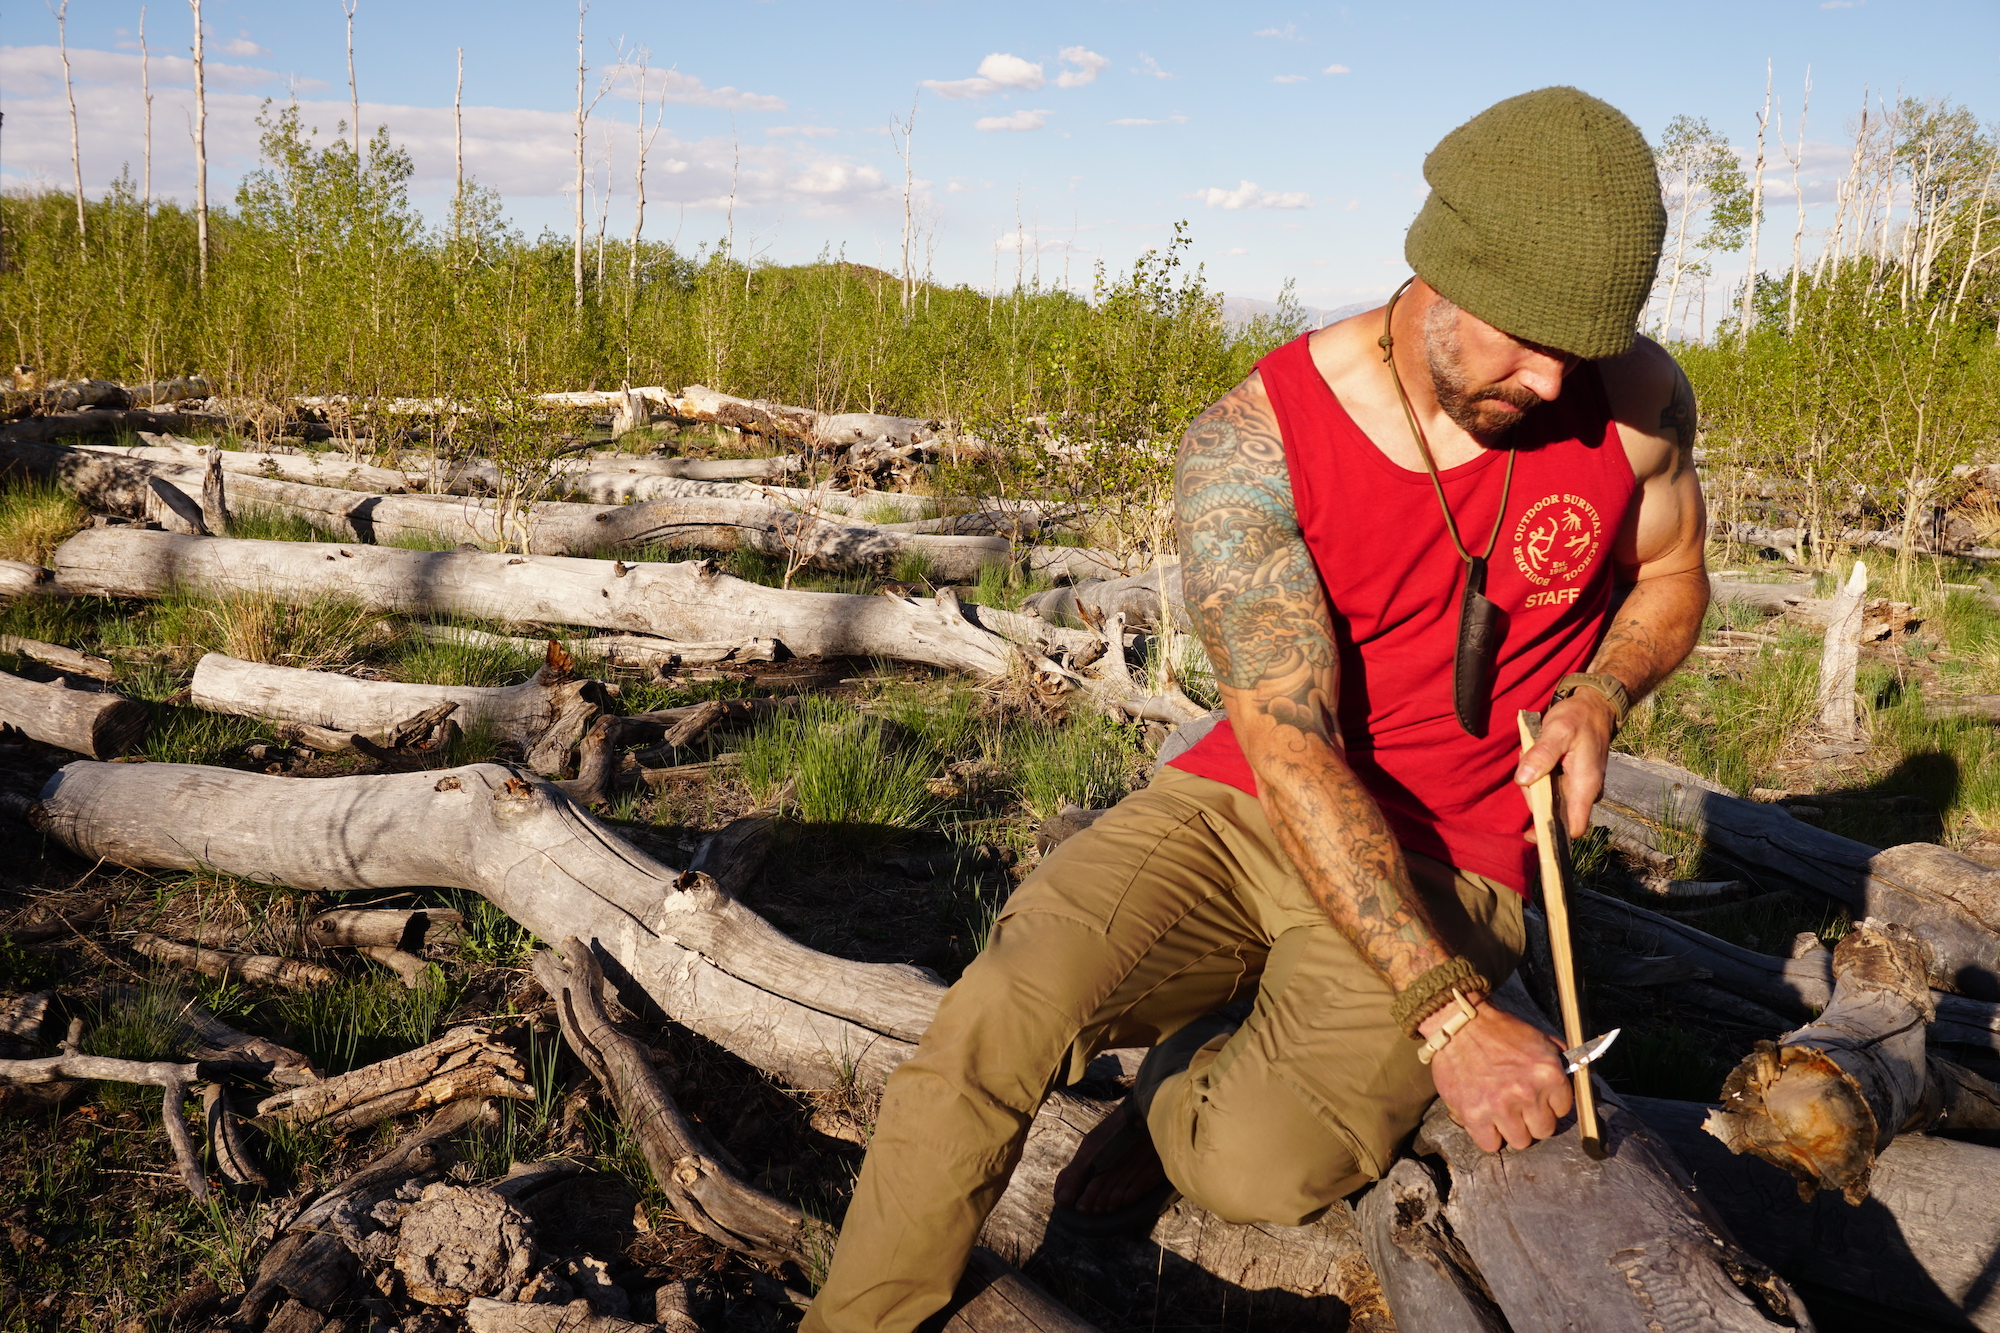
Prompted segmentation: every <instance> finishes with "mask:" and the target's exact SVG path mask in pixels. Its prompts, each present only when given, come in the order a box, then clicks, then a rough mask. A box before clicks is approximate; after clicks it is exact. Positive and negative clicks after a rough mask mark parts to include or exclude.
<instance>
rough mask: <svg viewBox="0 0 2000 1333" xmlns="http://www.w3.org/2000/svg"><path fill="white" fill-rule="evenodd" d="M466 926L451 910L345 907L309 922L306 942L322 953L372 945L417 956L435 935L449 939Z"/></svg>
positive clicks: (461, 918) (436, 908) (457, 914)
mask: <svg viewBox="0 0 2000 1333" xmlns="http://www.w3.org/2000/svg"><path fill="white" fill-rule="evenodd" d="M464 923H465V918H464V917H463V916H462V915H461V914H459V913H458V912H455V911H453V910H452V909H451V908H449V907H419V908H414V909H410V910H397V909H391V908H353V907H342V908H336V909H334V910H333V911H331V912H321V913H320V914H319V915H318V916H316V917H314V918H313V919H312V920H310V921H308V922H306V939H307V940H309V941H311V942H312V943H313V944H316V945H318V946H319V947H320V948H322V949H330V948H338V947H342V946H345V947H347V948H359V947H362V946H364V945H372V946H375V947H379V948H385V949H407V950H409V951H410V952H411V953H416V952H418V951H419V950H421V949H422V948H423V947H424V944H425V943H426V942H427V941H428V940H429V939H430V938H431V937H432V936H433V935H436V936H438V937H440V938H441V937H444V936H447V935H450V934H452V933H454V932H455V931H456V929H457V928H458V927H459V926H461V925H463V924H464Z"/></svg>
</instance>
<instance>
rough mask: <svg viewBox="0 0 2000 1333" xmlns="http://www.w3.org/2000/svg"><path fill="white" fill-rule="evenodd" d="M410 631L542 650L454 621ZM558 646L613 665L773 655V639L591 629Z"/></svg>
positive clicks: (538, 644) (539, 643) (534, 643)
mask: <svg viewBox="0 0 2000 1333" xmlns="http://www.w3.org/2000/svg"><path fill="white" fill-rule="evenodd" d="M410 632H411V633H413V634H415V635H417V636H418V637H419V638H423V639H428V640H429V641H431V642H432V643H466V644H476V645H481V646H487V647H494V648H511V649H514V650H516V651H519V652H534V653H539V652H541V651H542V648H543V645H544V641H543V640H541V639H521V638H515V637H512V636H510V635H505V634H488V633H487V632H486V631H485V630H478V629H466V628H464V627H462V626H458V625H424V624H417V625H412V626H410ZM564 646H565V647H566V648H568V649H569V651H570V652H572V653H575V654H577V655H578V656H581V657H587V658H592V659H595V660H597V661H600V662H603V663H604V664H605V665H607V666H614V667H644V668H647V669H649V670H657V669H659V668H662V667H677V666H708V665H712V664H714V663H717V662H771V661H775V660H777V656H778V647H779V644H778V641H777V640H776V639H769V638H749V639H726V640H718V641H715V642H710V643H676V642H674V641H673V640H671V639H656V638H653V637H652V636H650V635H644V634H596V635H592V636H590V637H589V638H581V639H569V640H566V641H565V642H564Z"/></svg>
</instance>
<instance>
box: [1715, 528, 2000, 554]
mask: <svg viewBox="0 0 2000 1333" xmlns="http://www.w3.org/2000/svg"><path fill="white" fill-rule="evenodd" d="M1709 530H1710V532H1711V533H1712V534H1713V535H1714V536H1716V537H1719V538H1722V539H1724V540H1727V541H1738V542H1742V543H1743V544H1744V545H1746V546H1761V547H1765V548H1767V549H1770V550H1774V551H1780V552H1783V553H1784V554H1785V555H1786V557H1787V558H1788V559H1792V560H1798V559H1800V558H1801V556H1800V554H1799V553H1800V551H1801V550H1802V549H1803V548H1804V546H1805V543H1806V540H1807V533H1806V530H1805V529H1804V528H1771V527H1765V526H1763V525H1762V524H1758V523H1724V522H1718V523H1715V524H1713V525H1712V526H1711V527H1710V529H1709ZM1824 540H1825V541H1826V543H1827V544H1828V545H1832V546H1873V547H1880V548H1881V549H1883V550H1885V551H1900V550H1902V549H1903V538H1902V534H1901V533H1896V532H1883V531H1879V530H1875V529H1870V528H1834V529H1832V530H1830V531H1829V532H1828V533H1827V534H1826V537H1825V539H1824ZM1915 545H1916V549H1917V550H1919V551H1922V552H1924V553H1926V554H1930V555H1945V556H1950V557H1952V558H1954V559H1957V560H2000V548H1995V547H1991V546H1952V547H1950V549H1947V550H1943V551H1939V550H1936V549H1935V546H1934V543H1932V542H1931V541H1929V540H1927V539H1926V537H1924V536H1923V535H1921V534H1920V535H1919V537H1918V540H1917V542H1916V544H1915Z"/></svg>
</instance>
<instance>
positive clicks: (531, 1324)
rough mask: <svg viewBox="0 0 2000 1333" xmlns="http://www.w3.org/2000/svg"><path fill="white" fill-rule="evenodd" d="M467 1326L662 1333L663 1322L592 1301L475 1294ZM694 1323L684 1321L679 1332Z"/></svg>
mask: <svg viewBox="0 0 2000 1333" xmlns="http://www.w3.org/2000/svg"><path fill="white" fill-rule="evenodd" d="M465 1327H466V1328H467V1329H468V1330H470V1333H660V1330H661V1329H662V1328H663V1325H661V1324H658V1323H651V1324H642V1323H636V1322H634V1321H633V1320H630V1319H620V1318H618V1317H617V1316H616V1315H608V1314H599V1313H598V1312H597V1310H596V1308H595V1307H594V1306H592V1305H591V1303H590V1302H589V1301H572V1302H571V1303H570V1304H568V1305H534V1304H528V1303H524V1302H521V1301H496V1300H494V1299H493V1298H492V1297H491V1296H474V1297H473V1298H472V1300H471V1301H470V1302H468V1303H467V1305H466V1307H465ZM690 1327H692V1324H691V1323H690V1324H689V1325H683V1326H681V1328H679V1329H676V1330H675V1333H685V1331H686V1329H688V1328H690Z"/></svg>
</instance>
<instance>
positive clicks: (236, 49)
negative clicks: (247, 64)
mask: <svg viewBox="0 0 2000 1333" xmlns="http://www.w3.org/2000/svg"><path fill="white" fill-rule="evenodd" d="M216 50H218V51H220V52H222V54H224V55H226V56H235V57H237V58H238V59H241V60H254V59H256V58H257V57H258V56H268V55H270V54H271V53H270V52H269V51H266V50H265V49H264V48H263V47H261V46H259V45H257V43H255V42H253V41H251V40H250V34H249V33H247V32H245V33H240V34H238V35H237V37H236V38H235V39H234V40H233V41H227V42H224V43H222V44H221V45H220V46H218V47H217V48H216Z"/></svg>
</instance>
